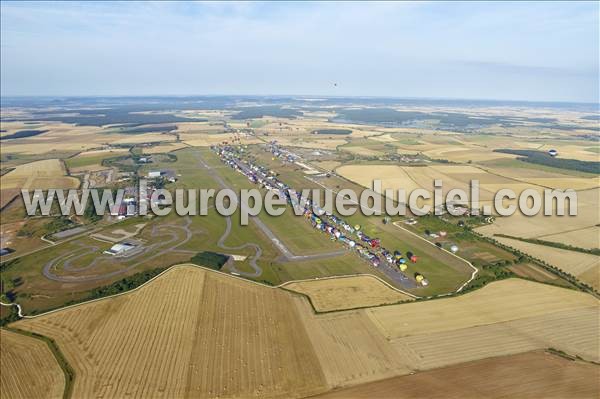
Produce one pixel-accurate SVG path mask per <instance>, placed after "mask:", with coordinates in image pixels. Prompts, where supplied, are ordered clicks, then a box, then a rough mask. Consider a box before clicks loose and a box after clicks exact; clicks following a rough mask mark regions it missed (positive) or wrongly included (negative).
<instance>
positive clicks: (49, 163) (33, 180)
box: [0, 159, 79, 190]
mask: <svg viewBox="0 0 600 399" xmlns="http://www.w3.org/2000/svg"><path fill="white" fill-rule="evenodd" d="M66 174H67V171H66V169H65V166H64V164H63V163H62V161H60V160H58V159H46V160H43V161H34V162H30V163H26V164H24V165H19V166H16V167H15V168H14V170H12V171H10V172H8V173H7V174H5V175H4V176H2V177H0V185H1V186H2V190H7V189H21V188H26V189H36V188H39V189H48V188H65V189H67V188H77V187H79V180H78V179H76V178H74V177H69V176H66Z"/></svg>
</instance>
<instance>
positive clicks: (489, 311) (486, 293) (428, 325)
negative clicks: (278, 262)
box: [367, 279, 599, 339]
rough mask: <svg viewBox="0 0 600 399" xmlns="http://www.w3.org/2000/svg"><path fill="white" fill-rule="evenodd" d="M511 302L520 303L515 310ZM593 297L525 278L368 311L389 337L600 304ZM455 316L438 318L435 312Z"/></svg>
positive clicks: (427, 332)
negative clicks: (462, 292)
mask: <svg viewBox="0 0 600 399" xmlns="http://www.w3.org/2000/svg"><path fill="white" fill-rule="evenodd" d="M510 303H515V304H519V308H518V309H515V308H514V307H512V306H508V305H509V304H510ZM598 305H599V302H598V300H597V299H595V298H594V297H593V296H591V295H588V294H584V293H581V292H577V291H572V290H566V289H563V288H558V287H553V286H549V285H544V284H538V283H533V282H530V281H526V280H521V279H508V280H503V281H498V282H494V283H490V284H489V285H487V286H486V287H485V288H483V289H480V290H477V291H475V292H471V293H468V294H465V295H461V296H457V297H454V298H449V299H444V300H437V301H427V302H418V303H409V304H405V305H397V306H384V307H379V308H373V309H369V310H368V311H367V313H368V314H369V315H370V317H371V318H372V319H373V321H374V322H375V323H376V324H377V325H378V326H380V328H381V330H382V332H383V333H384V335H385V336H386V337H387V338H389V339H394V338H400V337H406V336H411V335H419V334H431V333H434V332H441V331H450V330H459V329H464V328H468V327H472V326H481V325H487V324H495V323H503V322H507V321H510V320H516V319H523V318H528V317H534V316H539V315H544V314H547V313H550V312H558V311H566V310H573V309H578V308H582V307H598ZM437 312H440V313H443V314H447V315H452V318H451V319H449V320H448V319H445V320H443V321H442V320H437V319H435V318H432V317H431V315H432V314H434V313H437Z"/></svg>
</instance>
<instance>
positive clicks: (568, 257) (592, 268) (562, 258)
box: [494, 237, 600, 290]
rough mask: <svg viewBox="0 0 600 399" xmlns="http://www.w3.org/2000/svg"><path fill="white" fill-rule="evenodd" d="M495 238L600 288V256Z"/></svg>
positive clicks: (597, 288)
mask: <svg viewBox="0 0 600 399" xmlns="http://www.w3.org/2000/svg"><path fill="white" fill-rule="evenodd" d="M494 239H496V240H498V241H499V242H500V243H502V244H505V245H508V246H509V247H513V248H516V249H518V250H520V251H522V252H525V253H527V254H530V255H531V256H533V257H535V258H538V259H541V260H543V261H544V262H546V263H548V264H550V265H552V266H555V267H558V268H559V269H561V270H563V271H565V272H567V273H569V274H571V275H573V276H575V277H577V278H578V279H580V280H581V281H583V282H584V283H586V284H589V285H591V286H592V287H594V288H596V290H600V256H597V255H592V254H586V253H582V252H575V251H569V250H566V249H560V248H553V247H549V246H546V245H539V244H532V243H529V242H524V241H520V240H515V239H512V238H505V237H494Z"/></svg>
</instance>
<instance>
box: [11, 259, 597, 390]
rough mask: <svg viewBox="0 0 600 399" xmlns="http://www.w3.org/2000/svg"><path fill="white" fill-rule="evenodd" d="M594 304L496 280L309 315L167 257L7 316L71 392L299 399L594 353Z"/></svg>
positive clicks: (281, 294)
mask: <svg viewBox="0 0 600 399" xmlns="http://www.w3.org/2000/svg"><path fill="white" fill-rule="evenodd" d="M327 281H329V282H331V280H327ZM333 282H334V284H333V287H335V286H336V282H335V281H333ZM319 283H320V282H319ZM367 284H368V283H367ZM327 289H328V287H323V290H325V291H326V290H327ZM334 290H335V288H334ZM317 295H319V293H317ZM325 298H327V295H325ZM599 311H600V307H599V301H598V300H597V299H596V298H594V297H592V296H590V295H588V294H583V293H580V292H576V291H572V290H567V289H562V288H557V287H552V286H547V285H543V284H539V283H533V282H529V281H525V280H519V279H509V280H504V281H500V282H494V283H491V284H490V285H488V286H486V287H484V288H482V289H481V290H478V291H476V292H473V293H469V294H465V295H463V296H459V297H455V298H447V299H439V300H433V301H425V302H411V303H407V304H399V305H389V306H381V307H374V308H366V309H359V310H348V311H338V312H331V313H325V314H315V313H314V312H313V310H312V307H311V306H310V304H309V303H308V301H307V300H306V298H304V297H303V296H301V295H296V294H293V293H290V292H288V291H286V290H282V289H277V288H269V287H265V286H260V285H258V284H254V283H250V282H246V281H243V280H240V279H237V278H232V277H229V276H225V275H222V274H218V273H214V272H209V271H205V270H203V269H200V268H197V267H192V266H178V267H175V268H173V269H171V270H170V271H169V272H167V273H165V274H164V275H163V276H161V277H159V278H157V279H156V280H154V281H153V282H151V283H149V284H147V285H145V286H143V287H142V288H140V289H138V290H136V291H134V292H132V293H128V294H125V295H122V296H118V297H115V298H110V299H105V300H100V301H96V302H93V303H89V304H84V305H80V306H76V307H73V308H70V309H65V310H61V311H57V312H54V313H50V314H47V315H43V316H40V317H36V318H34V319H30V320H22V321H19V322H16V323H15V324H14V326H15V327H17V328H21V329H24V330H30V331H35V332H38V333H40V334H44V335H46V336H48V337H50V338H52V339H54V340H55V341H56V342H57V344H58V345H59V347H60V348H61V350H62V352H63V353H64V355H65V357H66V358H67V360H68V361H69V363H70V364H71V366H72V367H73V368H74V369H75V371H76V373H77V378H76V381H75V386H74V397H90V396H111V397H112V396H145V397H149V396H152V397H174V396H176V397H221V398H223V397H230V398H241V397H244V398H245V397H258V396H267V397H302V396H307V395H314V394H318V393H322V392H325V391H327V390H329V389H333V388H342V387H348V386H353V385H357V384H362V383H367V382H372V381H377V380H382V379H384V378H390V377H395V376H400V375H408V374H412V373H414V372H415V371H420V370H428V369H434V368H439V367H444V366H448V365H455V364H459V363H464V362H467V361H474V360H480V359H485V358H489V357H497V356H504V355H512V354H518V353H524V352H529V351H532V350H538V349H546V348H549V347H552V348H556V349H559V350H563V351H565V352H567V353H569V354H573V355H579V356H581V357H582V358H584V359H586V360H593V361H599V360H600V359H599V358H600V348H599V341H598V322H599ZM141 365H143V367H142V366H141ZM549 383H550V382H549Z"/></svg>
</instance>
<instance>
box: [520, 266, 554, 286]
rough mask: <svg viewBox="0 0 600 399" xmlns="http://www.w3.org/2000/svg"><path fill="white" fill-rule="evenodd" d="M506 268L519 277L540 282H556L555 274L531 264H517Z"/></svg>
mask: <svg viewBox="0 0 600 399" xmlns="http://www.w3.org/2000/svg"><path fill="white" fill-rule="evenodd" d="M508 268H509V269H510V270H511V271H512V272H513V273H515V274H516V275H517V276H520V277H525V278H532V279H534V280H537V281H541V282H556V280H558V277H557V276H556V275H555V274H552V273H550V272H548V271H546V270H544V269H543V268H541V267H539V266H536V265H533V264H531V263H519V264H516V265H513V266H509V267H508Z"/></svg>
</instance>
